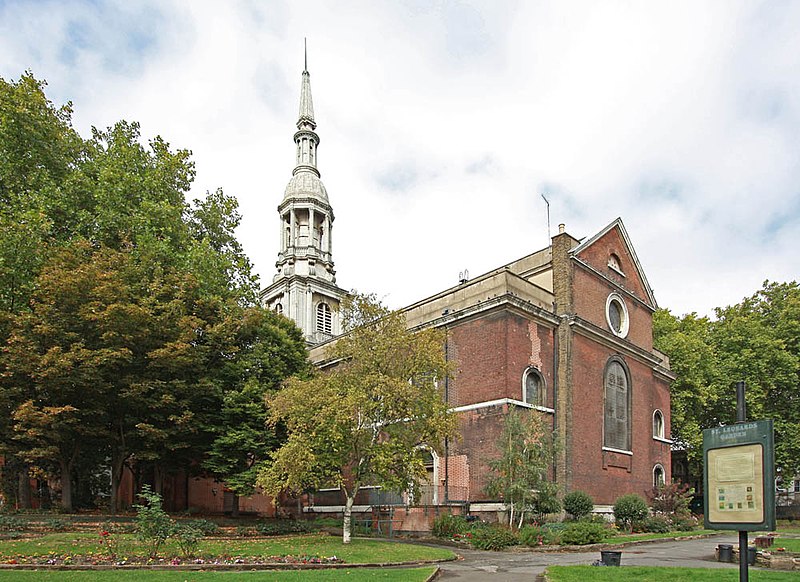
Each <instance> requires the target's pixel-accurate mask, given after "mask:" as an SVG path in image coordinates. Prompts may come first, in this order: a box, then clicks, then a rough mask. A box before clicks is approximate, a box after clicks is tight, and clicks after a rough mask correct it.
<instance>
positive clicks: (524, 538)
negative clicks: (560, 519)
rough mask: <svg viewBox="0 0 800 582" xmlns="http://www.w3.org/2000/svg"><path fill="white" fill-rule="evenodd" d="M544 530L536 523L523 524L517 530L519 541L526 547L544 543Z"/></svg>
mask: <svg viewBox="0 0 800 582" xmlns="http://www.w3.org/2000/svg"><path fill="white" fill-rule="evenodd" d="M545 534H546V531H545V530H544V529H542V528H541V527H539V526H536V525H524V526H522V527H521V528H520V530H519V533H518V535H519V542H520V543H521V544H523V545H526V546H528V547H531V548H533V547H536V546H542V545H544V543H545Z"/></svg>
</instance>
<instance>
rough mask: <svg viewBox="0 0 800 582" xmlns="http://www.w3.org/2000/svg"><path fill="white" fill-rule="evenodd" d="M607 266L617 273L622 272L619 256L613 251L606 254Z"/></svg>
mask: <svg viewBox="0 0 800 582" xmlns="http://www.w3.org/2000/svg"><path fill="white" fill-rule="evenodd" d="M608 266H609V267H611V268H612V269H614V270H615V271H617V272H618V273H622V263H620V260H619V257H618V256H617V255H615V254H614V253H611V254H610V255H608Z"/></svg>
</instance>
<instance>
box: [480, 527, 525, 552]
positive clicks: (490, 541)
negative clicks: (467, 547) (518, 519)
mask: <svg viewBox="0 0 800 582" xmlns="http://www.w3.org/2000/svg"><path fill="white" fill-rule="evenodd" d="M470 533H471V534H472V536H471V537H470V540H469V541H470V543H471V544H472V547H473V548H475V549H476V550H492V551H495V552H496V551H499V550H502V549H503V548H507V547H508V546H514V545H516V544H518V543H519V538H518V537H517V534H515V533H514V532H513V531H511V530H510V529H508V528H507V527H504V526H492V527H486V526H481V527H474V528H472V530H471V531H470Z"/></svg>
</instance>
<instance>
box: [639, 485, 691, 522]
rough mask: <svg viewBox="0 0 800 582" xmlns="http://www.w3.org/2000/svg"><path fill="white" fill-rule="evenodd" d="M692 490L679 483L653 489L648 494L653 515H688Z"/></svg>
mask: <svg viewBox="0 0 800 582" xmlns="http://www.w3.org/2000/svg"><path fill="white" fill-rule="evenodd" d="M693 495H694V489H692V488H691V487H689V486H688V485H682V484H680V483H670V484H669V485H667V484H663V485H659V486H658V487H654V488H653V489H652V491H650V493H649V497H650V507H652V508H653V512H654V513H663V514H664V515H668V516H672V515H689V514H691V511H689V504H690V503H691V501H692V496H693Z"/></svg>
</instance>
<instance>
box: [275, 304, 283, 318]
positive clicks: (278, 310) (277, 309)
mask: <svg viewBox="0 0 800 582" xmlns="http://www.w3.org/2000/svg"><path fill="white" fill-rule="evenodd" d="M275 313H277V314H279V315H283V303H281V302H278V303H276V304H275Z"/></svg>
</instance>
